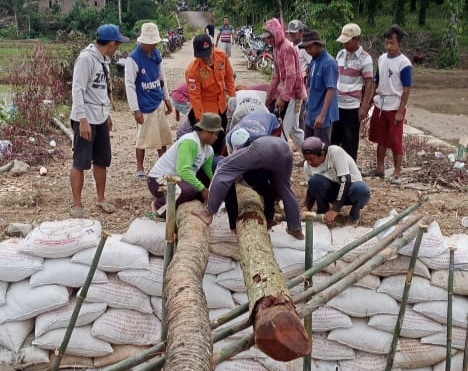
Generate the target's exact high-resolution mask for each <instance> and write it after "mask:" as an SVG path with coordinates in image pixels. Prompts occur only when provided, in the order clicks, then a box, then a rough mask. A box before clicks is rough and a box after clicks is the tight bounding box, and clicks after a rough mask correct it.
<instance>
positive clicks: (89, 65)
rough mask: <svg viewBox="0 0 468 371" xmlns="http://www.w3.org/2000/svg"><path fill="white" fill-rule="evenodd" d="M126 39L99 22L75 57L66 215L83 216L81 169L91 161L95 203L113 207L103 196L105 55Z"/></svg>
mask: <svg viewBox="0 0 468 371" xmlns="http://www.w3.org/2000/svg"><path fill="white" fill-rule="evenodd" d="M129 41H130V39H129V38H127V37H124V36H122V34H121V33H120V30H119V27H118V26H116V25H113V24H105V25H102V26H100V27H99V28H98V30H97V40H96V44H90V45H89V46H88V47H86V48H85V49H83V50H82V51H81V52H80V55H79V56H78V58H77V59H76V61H75V66H74V69H73V83H72V100H73V102H72V110H71V114H70V118H71V125H72V128H73V133H74V137H73V165H72V168H71V171H70V183H71V189H72V194H73V205H72V206H71V208H70V216H71V217H73V218H81V217H84V216H85V210H84V208H83V203H82V199H81V193H82V191H83V184H84V170H88V169H90V168H91V163H92V165H93V175H94V180H95V183H96V193H97V200H96V205H97V206H98V207H99V208H101V209H102V210H103V211H104V212H106V213H113V212H114V211H115V207H114V205H112V204H111V203H110V202H108V201H107V200H106V198H105V189H106V175H107V167H109V166H110V163H111V157H112V153H111V144H110V135H109V131H110V130H111V129H112V119H111V117H110V111H111V101H110V97H109V95H110V93H111V92H110V86H111V80H110V73H109V64H110V59H109V57H110V56H112V55H114V54H115V52H116V51H117V50H118V49H119V46H120V44H121V43H123V42H129Z"/></svg>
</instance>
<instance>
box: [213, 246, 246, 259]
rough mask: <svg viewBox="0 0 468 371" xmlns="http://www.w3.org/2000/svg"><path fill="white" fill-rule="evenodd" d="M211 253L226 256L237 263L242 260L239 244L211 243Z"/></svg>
mask: <svg viewBox="0 0 468 371" xmlns="http://www.w3.org/2000/svg"><path fill="white" fill-rule="evenodd" d="M210 253H213V254H216V255H220V256H224V257H226V258H230V259H233V260H236V261H239V260H240V259H241V257H240V251H239V244H238V243H237V242H236V243H233V242H227V241H220V242H218V243H210Z"/></svg>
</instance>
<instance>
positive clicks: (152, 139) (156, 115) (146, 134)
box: [135, 102, 172, 149]
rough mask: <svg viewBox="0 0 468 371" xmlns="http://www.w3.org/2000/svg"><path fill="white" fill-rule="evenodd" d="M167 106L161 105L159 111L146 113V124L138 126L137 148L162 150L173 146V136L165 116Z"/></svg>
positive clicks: (144, 115)
mask: <svg viewBox="0 0 468 371" xmlns="http://www.w3.org/2000/svg"><path fill="white" fill-rule="evenodd" d="M164 110H165V105H164V102H162V103H161V105H160V106H159V108H158V109H156V110H155V111H153V112H151V113H144V114H143V117H144V120H145V121H144V122H143V124H142V125H139V124H137V139H136V144H135V148H138V149H161V148H162V147H164V146H169V145H171V144H172V134H171V129H170V128H169V123H168V122H167V118H166V115H165V114H164Z"/></svg>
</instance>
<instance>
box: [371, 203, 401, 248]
mask: <svg viewBox="0 0 468 371" xmlns="http://www.w3.org/2000/svg"><path fill="white" fill-rule="evenodd" d="M397 215H398V212H397V211H396V210H395V209H392V210H391V211H390V212H389V213H388V216H386V217H384V218H380V219H378V220H376V221H375V223H374V228H373V229H377V228H379V227H380V226H381V225H384V224H385V223H386V222H388V221H390V220H392V219H393V218H394V217H395V216H397ZM396 226H398V223H397V224H396ZM396 226H395V225H393V226H391V227H388V228H387V229H385V230H384V231H382V232H380V233H379V234H378V235H377V239H378V240H379V241H382V240H383V239H384V238H385V237H387V236H388V235H389V234H390V233H392V232H393V231H394V230H395V228H396Z"/></svg>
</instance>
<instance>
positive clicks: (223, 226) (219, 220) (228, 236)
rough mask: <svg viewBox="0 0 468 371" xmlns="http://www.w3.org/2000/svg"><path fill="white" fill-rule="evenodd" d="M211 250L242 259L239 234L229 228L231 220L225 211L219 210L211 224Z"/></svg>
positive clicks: (214, 252)
mask: <svg viewBox="0 0 468 371" xmlns="http://www.w3.org/2000/svg"><path fill="white" fill-rule="evenodd" d="M210 252H212V253H213V254H217V255H221V256H224V257H226V258H231V259H234V260H240V252H239V242H238V240H237V234H236V233H235V232H234V231H231V230H230V229H229V221H228V217H227V213H225V212H219V213H217V214H215V215H214V217H213V222H212V223H211V225H210Z"/></svg>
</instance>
